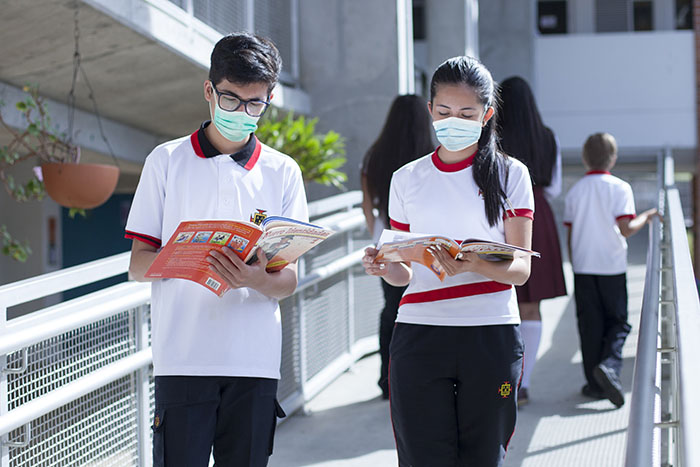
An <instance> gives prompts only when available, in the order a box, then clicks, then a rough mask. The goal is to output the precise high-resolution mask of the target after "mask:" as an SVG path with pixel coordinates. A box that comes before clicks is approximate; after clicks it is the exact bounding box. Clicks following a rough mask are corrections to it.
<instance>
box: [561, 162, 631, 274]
mask: <svg viewBox="0 0 700 467" xmlns="http://www.w3.org/2000/svg"><path fill="white" fill-rule="evenodd" d="M635 216H636V214H635V209H634V195H633V194H632V187H631V186H630V185H629V183H627V182H625V181H624V180H620V179H619V178H617V177H615V176H614V175H611V174H610V172H605V171H591V172H588V173H587V174H586V176H585V177H583V178H582V179H581V180H579V181H578V182H576V183H575V184H574V186H572V187H571V189H570V190H569V192H568V193H567V194H566V200H565V204H564V224H565V225H567V226H569V227H570V228H571V256H572V258H571V266H572V268H573V270H574V273H576V274H597V275H615V274H622V273H624V272H625V271H626V270H627V240H626V239H625V237H624V236H623V235H622V233H620V228H619V227H618V226H617V221H618V220H619V219H622V218H625V217H627V218H630V219H634V217H635Z"/></svg>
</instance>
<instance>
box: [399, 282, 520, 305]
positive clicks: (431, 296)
mask: <svg viewBox="0 0 700 467" xmlns="http://www.w3.org/2000/svg"><path fill="white" fill-rule="evenodd" d="M512 287H513V286H512V285H509V284H501V283H500V282H495V281H489V282H475V283H472V284H462V285H456V286H454V287H445V288H443V289H435V290H428V291H426V292H416V293H410V294H406V295H404V296H403V298H402V299H401V302H399V306H401V305H406V304H408V303H425V302H436V301H438V300H449V299H451V298H462V297H470V296H472V295H483V294H488V293H495V292H503V291H505V290H510V289H511V288H512Z"/></svg>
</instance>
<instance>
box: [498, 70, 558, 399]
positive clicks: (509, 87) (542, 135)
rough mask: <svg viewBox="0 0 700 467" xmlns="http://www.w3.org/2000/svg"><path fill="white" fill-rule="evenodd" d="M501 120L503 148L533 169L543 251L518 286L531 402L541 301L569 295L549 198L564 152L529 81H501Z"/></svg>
mask: <svg viewBox="0 0 700 467" xmlns="http://www.w3.org/2000/svg"><path fill="white" fill-rule="evenodd" d="M498 125H499V132H500V135H501V148H502V149H503V151H504V152H505V153H506V154H508V155H509V156H511V157H514V158H516V159H518V160H520V161H521V162H522V163H523V164H525V165H526V166H527V168H528V169H529V171H530V178H532V183H533V192H534V195H535V211H536V212H537V220H536V221H535V222H534V223H533V226H532V249H533V250H535V251H538V252H540V253H541V255H542V257H541V258H540V259H538V260H536V261H535V262H534V263H533V264H532V273H531V274H530V279H529V280H528V281H527V282H526V283H525V284H524V285H522V286H520V287H516V288H515V290H516V292H517V295H518V306H519V308H520V319H521V320H522V323H521V324H520V333H521V334H522V336H523V342H524V344H525V355H524V364H523V380H522V384H521V387H520V391H519V392H518V405H524V404H527V403H528V402H529V394H528V388H529V387H530V375H531V374H532V369H533V367H534V365H535V360H536V359H537V349H538V347H539V345H540V336H541V335H542V316H541V314H540V301H542V300H546V299H548V298H554V297H559V296H562V295H566V284H565V283H564V272H563V270H562V260H561V250H560V247H559V236H558V234H557V225H556V221H555V220H554V214H553V213H552V208H551V207H550V206H549V203H548V202H547V199H553V198H556V197H557V196H558V195H559V193H560V192H561V153H560V152H559V147H558V145H557V141H556V138H555V137H554V133H553V132H552V130H550V129H549V128H547V127H546V126H545V125H544V123H543V122H542V117H541V116H540V112H539V110H537V104H536V103H535V97H534V95H533V94H532V90H531V89H530V86H528V84H527V82H526V81H525V80H524V79H522V78H520V77H518V76H514V77H512V78H508V79H506V80H504V81H503V83H501V110H500V112H499V114H498Z"/></svg>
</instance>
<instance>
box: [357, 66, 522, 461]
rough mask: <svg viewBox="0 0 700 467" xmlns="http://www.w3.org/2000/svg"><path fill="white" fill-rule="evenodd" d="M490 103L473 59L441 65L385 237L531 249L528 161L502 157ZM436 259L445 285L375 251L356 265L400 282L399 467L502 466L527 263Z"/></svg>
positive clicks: (487, 83)
mask: <svg viewBox="0 0 700 467" xmlns="http://www.w3.org/2000/svg"><path fill="white" fill-rule="evenodd" d="M497 101H498V94H497V89H496V87H495V84H494V81H493V78H492V77H491V74H490V73H489V71H488V70H487V69H486V67H484V65H482V64H481V63H480V62H479V61H478V60H476V59H474V58H471V57H454V58H451V59H449V60H447V61H445V62H444V63H443V64H442V65H440V66H439V67H438V69H437V70H436V71H435V73H434V74H433V78H432V81H431V85H430V102H429V103H428V110H429V111H430V114H431V116H432V118H433V127H434V129H435V134H436V136H437V139H438V141H439V142H440V146H438V148H437V149H436V150H435V151H434V152H433V153H431V154H428V155H426V156H424V157H422V158H420V159H418V160H416V161H413V162H410V163H408V164H406V165H404V166H403V167H402V168H400V169H399V170H397V171H396V172H395V173H394V175H393V177H392V180H391V187H390V195H389V221H390V224H391V227H392V228H393V229H396V230H404V231H409V232H416V233H423V234H440V235H444V236H447V237H451V238H453V239H455V240H457V241H462V240H465V239H467V238H478V239H483V240H492V241H498V242H507V243H511V244H514V245H518V246H521V247H524V248H528V249H529V248H530V244H531V235H532V219H533V212H534V201H533V194H532V182H531V180H530V177H529V174H528V171H527V168H526V167H525V165H524V164H522V163H521V162H519V161H518V160H515V159H511V158H508V157H507V156H505V155H504V154H503V153H501V152H500V151H499V149H498V143H497V141H498V138H497V134H496V126H495V118H494V117H495V112H496V107H497ZM432 253H433V255H434V256H435V257H436V258H437V260H438V261H439V263H440V265H441V266H442V267H443V268H444V270H445V271H446V272H447V277H446V279H445V280H444V282H441V281H440V280H439V279H438V278H437V276H436V275H435V274H434V273H433V272H432V271H430V270H429V269H428V268H425V267H423V266H422V265H418V264H417V265H411V264H407V263H378V262H375V258H376V255H377V250H376V249H375V248H368V249H367V250H365V256H364V258H363V265H364V267H365V270H366V271H367V273H368V274H371V275H376V276H381V277H382V278H383V279H384V280H385V281H386V282H388V283H389V284H391V285H394V286H403V285H408V288H407V290H406V292H405V293H404V295H403V297H402V299H401V302H400V305H399V313H398V317H397V319H396V322H397V323H396V326H395V328H394V335H393V338H392V342H391V349H390V353H391V366H390V376H389V379H390V388H391V391H390V401H391V414H392V423H393V425H394V433H395V435H396V443H397V450H398V455H399V465H401V466H404V465H405V466H409V465H414V466H424V465H440V466H463V465H479V466H501V465H502V464H503V459H504V456H505V452H506V448H507V445H508V441H509V440H510V437H511V435H512V434H513V430H514V428H515V419H516V414H517V406H516V398H517V388H518V383H519V381H520V374H521V368H522V356H523V344H522V340H521V337H520V331H519V326H518V325H519V323H520V317H519V314H518V304H517V300H516V295H515V290H514V287H513V286H514V285H520V284H523V283H524V282H525V281H526V280H527V279H528V277H529V275H530V258H529V257H528V256H516V257H515V258H514V259H513V260H511V261H496V262H493V261H487V260H485V259H482V258H481V257H479V256H478V255H477V254H475V253H468V254H466V255H463V256H461V257H460V259H459V260H458V259H455V258H453V257H452V256H451V255H449V253H448V252H447V251H446V250H444V249H441V248H437V247H436V248H434V249H433V250H432Z"/></svg>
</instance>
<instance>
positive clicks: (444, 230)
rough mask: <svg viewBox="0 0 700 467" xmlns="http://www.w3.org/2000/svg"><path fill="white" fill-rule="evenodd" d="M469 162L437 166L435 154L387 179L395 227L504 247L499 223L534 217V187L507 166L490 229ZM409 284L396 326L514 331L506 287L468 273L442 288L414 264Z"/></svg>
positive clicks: (516, 166) (524, 173)
mask: <svg viewBox="0 0 700 467" xmlns="http://www.w3.org/2000/svg"><path fill="white" fill-rule="evenodd" d="M473 160H474V156H473V155H472V156H471V157H469V158H467V159H465V160H464V161H461V162H458V163H455V164H446V163H444V162H442V161H441V160H440V158H439V157H438V154H437V151H435V152H434V153H432V154H428V155H427V156H424V157H422V158H420V159H417V160H415V161H413V162H410V163H408V164H407V165H405V166H403V167H402V168H400V169H399V170H397V171H396V172H394V175H393V177H392V179H391V188H390V194H389V217H390V222H391V225H392V227H393V228H395V229H398V230H404V231H408V232H416V233H425V234H438V235H444V236H446V237H449V238H452V239H454V240H457V241H458V242H461V241H462V240H466V239H468V238H477V239H481V240H493V241H497V242H505V230H504V222H503V221H504V219H505V218H506V217H512V216H523V217H529V218H532V217H533V213H534V198H533V194H532V182H531V180H530V175H529V173H528V170H527V168H526V167H525V165H524V164H523V163H522V162H520V161H518V160H516V159H513V158H509V159H508V161H507V162H508V176H507V183H506V175H505V171H502V172H501V186H503V187H504V189H505V192H506V195H507V197H508V203H510V205H506V206H505V208H507V209H508V210H507V211H505V213H504V215H503V218H501V219H499V221H498V222H497V223H496V224H495V225H493V226H491V225H489V222H488V219H487V217H486V211H485V209H484V200H483V196H482V193H481V190H480V189H479V186H478V185H477V184H476V181H475V180H474V175H473V170H472V162H473ZM412 268H413V277H412V279H411V282H410V284H409V285H408V289H407V290H406V292H405V293H404V296H403V298H402V300H401V303H400V305H399V314H398V318H397V321H398V322H401V323H412V324H428V325H442V326H482V325H493V324H519V323H520V316H519V313H518V304H517V299H516V295H515V289H514V288H513V286H512V285H509V284H502V283H499V282H496V281H493V280H491V279H489V278H487V277H484V276H482V275H481V274H477V273H474V272H464V273H460V274H456V275H454V276H447V277H446V278H445V280H444V281H440V279H439V278H438V277H437V276H436V275H435V274H434V273H433V272H432V271H431V270H430V269H428V268H427V267H425V266H423V265H421V264H417V263H416V264H413V265H412Z"/></svg>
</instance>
